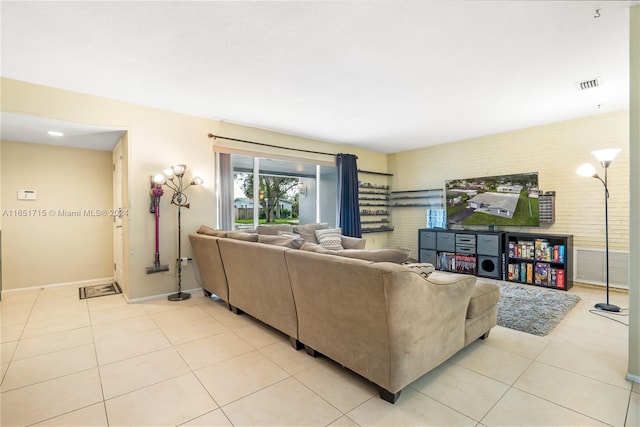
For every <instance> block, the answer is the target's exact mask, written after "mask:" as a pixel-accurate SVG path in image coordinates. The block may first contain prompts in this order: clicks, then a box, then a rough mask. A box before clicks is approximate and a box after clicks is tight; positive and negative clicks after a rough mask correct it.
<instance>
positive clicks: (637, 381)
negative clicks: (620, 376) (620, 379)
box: [625, 374, 640, 383]
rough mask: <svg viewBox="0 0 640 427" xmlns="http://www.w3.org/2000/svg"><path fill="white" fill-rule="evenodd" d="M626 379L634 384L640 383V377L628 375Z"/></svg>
mask: <svg viewBox="0 0 640 427" xmlns="http://www.w3.org/2000/svg"><path fill="white" fill-rule="evenodd" d="M625 378H626V379H627V380H629V381H632V382H634V383H640V375H632V374H627V376H626V377H625Z"/></svg>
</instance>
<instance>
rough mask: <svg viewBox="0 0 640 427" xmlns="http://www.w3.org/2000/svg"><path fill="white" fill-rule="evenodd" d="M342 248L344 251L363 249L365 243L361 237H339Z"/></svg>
mask: <svg viewBox="0 0 640 427" xmlns="http://www.w3.org/2000/svg"><path fill="white" fill-rule="evenodd" d="M341 240H342V247H343V248H345V249H364V247H365V246H366V244H367V241H366V240H365V239H363V238H361V237H350V236H341Z"/></svg>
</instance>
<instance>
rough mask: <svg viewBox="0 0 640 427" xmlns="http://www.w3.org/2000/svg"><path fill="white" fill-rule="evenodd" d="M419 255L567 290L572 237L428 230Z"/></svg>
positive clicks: (442, 266)
mask: <svg viewBox="0 0 640 427" xmlns="http://www.w3.org/2000/svg"><path fill="white" fill-rule="evenodd" d="M418 232H419V235H418V250H419V254H418V259H419V261H420V262H426V263H430V264H433V265H434V267H435V268H436V269H437V270H442V271H451V272H456V273H464V274H473V275H476V276H479V277H487V278H491V279H497V280H505V281H510V282H516V283H524V284H529V285H536V286H544V287H547V288H555V289H561V290H568V289H570V288H571V287H572V286H573V281H572V277H573V276H572V268H571V264H572V263H571V255H572V250H573V248H572V240H573V239H572V236H567V235H552V234H532V233H510V232H504V231H470V230H444V229H432V228H423V229H420V230H418Z"/></svg>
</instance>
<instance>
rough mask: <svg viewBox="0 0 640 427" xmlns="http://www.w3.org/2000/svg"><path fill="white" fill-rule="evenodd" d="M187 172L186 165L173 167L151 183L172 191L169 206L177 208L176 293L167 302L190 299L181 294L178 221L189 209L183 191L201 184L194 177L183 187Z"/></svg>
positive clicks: (199, 179) (189, 296)
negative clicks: (182, 212) (183, 211)
mask: <svg viewBox="0 0 640 427" xmlns="http://www.w3.org/2000/svg"><path fill="white" fill-rule="evenodd" d="M186 170H187V166H186V165H175V166H171V167H170V168H168V169H165V170H164V171H162V173H159V174H156V175H154V177H153V182H154V183H155V184H157V185H166V186H167V187H168V188H170V189H171V190H172V191H173V196H171V204H172V205H176V206H177V207H178V260H177V262H176V265H177V267H176V269H177V270H178V292H177V293H175V294H171V295H169V296H168V297H167V299H168V300H169V301H183V300H187V299H189V298H191V294H190V293H188V292H182V223H181V219H180V209H181V208H187V209H189V202H188V201H187V200H188V199H187V195H186V194H185V191H186V189H187V188H189V187H190V186H192V185H200V184H202V179H201V178H200V177H197V176H196V177H194V178H193V179H192V180H191V182H189V183H188V184H186V185H185V183H184V181H183V179H184V173H185V171H186Z"/></svg>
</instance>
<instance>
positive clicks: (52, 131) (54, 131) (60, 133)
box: [47, 130, 64, 136]
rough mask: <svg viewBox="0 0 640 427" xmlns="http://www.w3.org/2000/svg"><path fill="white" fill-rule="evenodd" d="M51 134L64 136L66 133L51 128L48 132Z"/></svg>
mask: <svg viewBox="0 0 640 427" xmlns="http://www.w3.org/2000/svg"><path fill="white" fill-rule="evenodd" d="M47 133H48V134H49V135H51V136H64V133H62V132H59V131H57V130H50V131H49V132H47Z"/></svg>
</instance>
